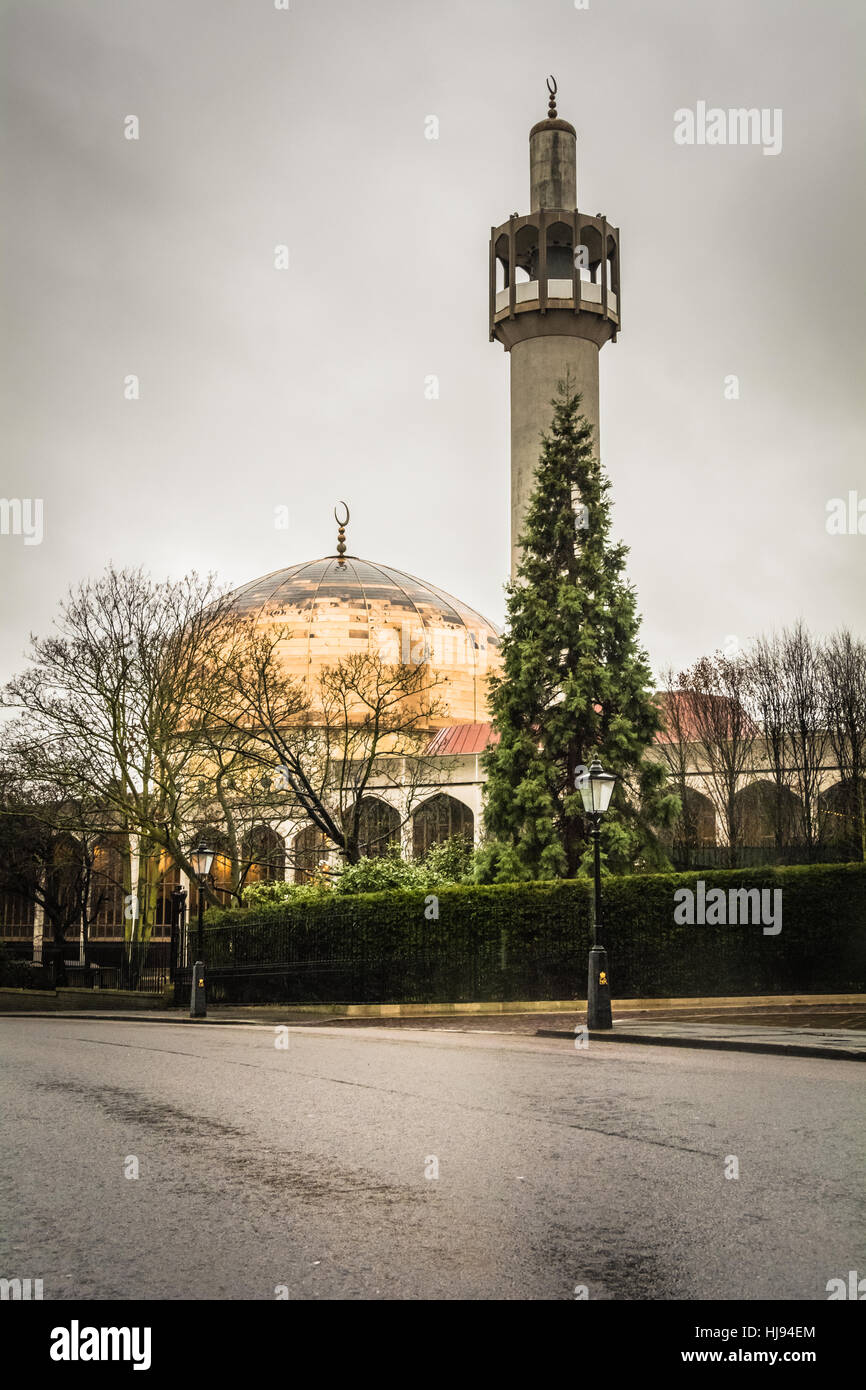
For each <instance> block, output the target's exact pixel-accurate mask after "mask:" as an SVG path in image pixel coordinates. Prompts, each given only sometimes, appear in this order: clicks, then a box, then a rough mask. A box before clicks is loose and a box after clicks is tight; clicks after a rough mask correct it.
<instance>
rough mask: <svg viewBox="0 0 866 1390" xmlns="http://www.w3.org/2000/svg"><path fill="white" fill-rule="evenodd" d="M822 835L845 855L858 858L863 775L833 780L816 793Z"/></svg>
mask: <svg viewBox="0 0 866 1390" xmlns="http://www.w3.org/2000/svg"><path fill="white" fill-rule="evenodd" d="M819 807H820V813H821V821H822V831H823V836H824V839H825V840H826V841H827V842H828V843H829V844H832V845H834V846H835V847H836V851H837V853H839V854H841V855H843V856H844V857H845V858H850V859H861V858H862V857H863V852H864V830H866V779H863V778H861V779H860V782H859V786H858V785H857V784H855V782H854V781H853V779H852V778H846V779H845V780H844V781H842V782H836V783H834V785H833V786H832V787H827V789H826V791H823V792H822V793H821V796H820V797H819Z"/></svg>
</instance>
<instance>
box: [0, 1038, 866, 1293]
mask: <svg viewBox="0 0 866 1390" xmlns="http://www.w3.org/2000/svg"><path fill="white" fill-rule="evenodd" d="M284 1036H287V1038H288V1046H287V1047H286V1048H285V1049H282V1048H277V1047H276V1046H275V1041H276V1038H275V1033H274V1030H273V1029H272V1028H263V1027H243V1026H240V1027H207V1026H204V1027H199V1028H191V1027H188V1026H183V1025H176V1024H158V1023H116V1022H103V1021H95V1020H91V1021H88V1020H87V1019H86V1018H81V1019H27V1018H23V1017H22V1018H20V1019H11V1018H4V1019H0V1048H2V1056H3V1068H2V1075H0V1110H2V1116H3V1130H2V1159H0V1201H2V1226H0V1231H2V1235H0V1261H2V1264H0V1274H2V1275H4V1276H5V1277H7V1278H11V1277H21V1278H27V1277H30V1278H42V1279H43V1281H44V1296H45V1298H46V1299H49V1298H50V1299H64V1298H70V1299H80V1298H92V1299H102V1298H123V1299H160V1298H173V1299H187V1298H192V1299H198V1298H226V1299H228V1298H252V1299H274V1298H275V1297H277V1296H278V1295H277V1291H278V1289H279V1290H281V1291H283V1290H284V1291H285V1292H287V1294H288V1297H290V1298H292V1299H315V1298H326V1299H327V1298H351V1299H361V1298H380V1299H419V1298H422V1299H423V1298H430V1299H454V1298H473V1299H573V1298H575V1296H576V1292H575V1291H576V1289H577V1288H578V1287H579V1286H585V1287H586V1290H587V1292H588V1296H589V1297H590V1298H592V1299H612V1298H615V1299H648V1300H676V1299H687V1298H699V1299H711V1298H723V1299H752V1298H773V1299H794V1298H805V1299H813V1300H826V1298H827V1293H826V1284H827V1281H828V1280H829V1279H831V1278H835V1277H837V1276H841V1277H847V1273H848V1271H849V1270H851V1269H856V1270H860V1271H862V1272H864V1273H866V1250H864V1244H866V1242H864V1233H866V1200H864V1193H863V1180H862V1168H863V1132H864V1106H863V1083H862V1075H863V1073H862V1067H860V1066H857V1065H855V1064H853V1063H848V1062H836V1061H823V1060H811V1059H810V1060H805V1059H796V1060H795V1059H790V1058H783V1057H779V1058H777V1057H773V1056H751V1055H748V1054H737V1053H712V1052H692V1051H690V1050H680V1049H676V1048H653V1047H649V1046H647V1047H644V1046H642V1045H627V1044H623V1045H621V1046H617V1045H615V1044H611V1043H608V1042H606V1043H604V1044H599V1045H595V1046H593V1045H590V1047H589V1049H587V1050H577V1049H576V1048H575V1047H574V1046H573V1044H572V1043H571V1042H570V1041H568V1040H561V1039H537V1038H530V1037H526V1036H519V1035H517V1036H515V1035H508V1034H504V1033H503V1034H497V1033H492V1032H483V1033H479V1032H476V1033H459V1032H450V1031H449V1032H433V1031H426V1032H425V1031H422V1030H417V1031H411V1030H408V1029H402V1030H399V1031H393V1030H384V1029H381V1030H377V1029H373V1028H365V1029H359V1030H357V1031H348V1030H346V1029H344V1028H341V1029H337V1028H335V1029H311V1028H308V1027H307V1028H303V1029H298V1030H297V1031H292V1032H290V1033H288V1035H284ZM730 1155H734V1156H736V1158H737V1160H738V1164H739V1177H738V1178H736V1179H732V1178H731V1179H729V1178H726V1176H725V1171H726V1163H727V1167H728V1168H729V1169H730V1168H731V1166H732V1165H731V1164H730V1163H729V1162H727V1159H728V1156H730ZM133 1159H134V1160H136V1161H137V1167H138V1177H137V1178H136V1177H127V1176H125V1170H126V1171H128V1172H132V1171H134V1167H135V1165H134V1164H133V1163H132V1160H133ZM433 1159H435V1160H437V1163H438V1177H435V1176H425V1173H429V1174H432V1173H433V1172H434V1171H435V1169H436V1165H435V1164H434V1163H433V1162H432V1160H433Z"/></svg>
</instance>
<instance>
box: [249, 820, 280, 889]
mask: <svg viewBox="0 0 866 1390" xmlns="http://www.w3.org/2000/svg"><path fill="white" fill-rule="evenodd" d="M242 858H243V863H242V865H241V869H242V872H243V874H244V883H245V884H247V883H264V882H270V881H271V880H272V879H283V878H285V876H286V847H285V844H284V843H283V837H282V835H278V834H277V832H276V830H273V829H272V828H271V826H269V825H256V826H254V827H253V829H252V830H250V831H249V832H248V833H247V834H246V835H245V836H244V843H243V853H242Z"/></svg>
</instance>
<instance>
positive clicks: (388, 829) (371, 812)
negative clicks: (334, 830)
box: [358, 796, 400, 859]
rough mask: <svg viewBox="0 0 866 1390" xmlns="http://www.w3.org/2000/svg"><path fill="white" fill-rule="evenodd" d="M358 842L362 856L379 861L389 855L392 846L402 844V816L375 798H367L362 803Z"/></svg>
mask: <svg viewBox="0 0 866 1390" xmlns="http://www.w3.org/2000/svg"><path fill="white" fill-rule="evenodd" d="M358 840H359V844H360V850H361V853H362V855H365V856H367V857H368V858H370V859H377V858H379V857H380V856H381V855H383V854H387V853H388V850H389V849H390V847H391V846H392V845H399V843H400V814H399V812H398V811H396V810H395V809H394V807H393V806H389V805H388V803H387V801H380V800H379V798H378V797H375V796H365V797H364V800H363V801H362V802H361V818H360V821H359V824H358Z"/></svg>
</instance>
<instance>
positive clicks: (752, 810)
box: [734, 779, 802, 849]
mask: <svg viewBox="0 0 866 1390" xmlns="http://www.w3.org/2000/svg"><path fill="white" fill-rule="evenodd" d="M734 804H735V806H736V812H737V815H738V817H739V840H740V843H741V844H742V845H749V846H753V845H754V846H757V847H759V848H761V849H770V848H773V847H774V846H776V845H777V844H779V845H780V846H782V845H790V844H792V843H793V842H794V841H795V840H796V839H797V834H798V830H799V827H800V824H801V812H802V808H801V805H800V802H799V800H798V798H797V797H796V796H795V795H794V793H793V792H792V791H791V790H790V788H789V787H777V786H776V785H775V783H773V782H768V781H767V780H766V779H763V780H759V781H756V782H750V783H749V785H748V786H747V787H742V788H741V790H740V791H738V792H737V794H736V796H735V797H734Z"/></svg>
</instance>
